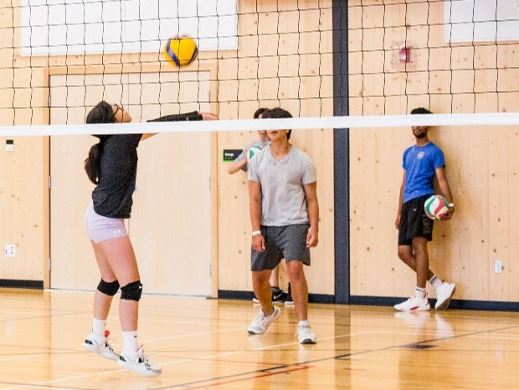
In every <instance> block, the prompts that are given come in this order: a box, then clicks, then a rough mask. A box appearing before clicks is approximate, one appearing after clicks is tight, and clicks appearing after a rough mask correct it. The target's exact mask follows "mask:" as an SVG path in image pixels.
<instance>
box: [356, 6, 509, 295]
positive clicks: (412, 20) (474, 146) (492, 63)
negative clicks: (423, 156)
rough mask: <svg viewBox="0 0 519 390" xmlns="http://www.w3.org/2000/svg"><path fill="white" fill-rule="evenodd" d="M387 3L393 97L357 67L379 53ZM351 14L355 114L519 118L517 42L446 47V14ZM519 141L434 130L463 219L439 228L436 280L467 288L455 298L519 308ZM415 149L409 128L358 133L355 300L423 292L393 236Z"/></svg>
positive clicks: (476, 130)
mask: <svg viewBox="0 0 519 390" xmlns="http://www.w3.org/2000/svg"><path fill="white" fill-rule="evenodd" d="M381 3H384V4H385V15H384V17H383V21H384V24H383V26H384V28H383V34H384V35H385V40H384V50H385V65H384V73H385V75H384V76H385V77H384V84H385V85H384V95H383V96H380V95H379V86H378V85H373V83H376V82H377V81H378V80H379V79H378V78H377V77H375V76H376V74H373V72H372V71H373V70H375V69H377V66H376V65H373V64H366V63H362V64H360V63H359V61H364V62H365V61H368V60H371V59H372V58H373V57H374V54H373V52H369V51H368V50H373V45H372V42H373V40H374V38H370V37H372V36H374V32H375V29H376V28H380V27H379V26H378V24H379V19H380V17H379V16H377V15H378V13H379V12H380V11H379V10H380V8H381ZM397 3H398V4H397ZM349 5H350V8H349V12H350V15H353V21H351V20H350V22H351V23H350V26H349V28H350V43H351V45H350V59H351V58H355V59H356V61H355V63H353V64H352V66H350V108H351V112H352V114H360V113H362V114H364V115H373V114H404V113H407V112H409V111H410V110H411V109H412V108H414V107H416V106H425V107H429V108H430V109H431V110H432V111H433V112H436V113H449V112H453V113H458V112H459V113H466V112H469V113H470V112H496V111H507V112H512V111H518V110H519V104H518V103H517V102H518V101H519V93H518V92H517V91H518V87H517V85H518V83H517V80H518V74H519V73H518V70H517V66H518V64H519V62H518V61H517V55H516V53H517V52H518V50H519V44H518V43H517V42H512V41H505V42H465V43H449V42H446V41H445V26H444V25H443V23H444V6H445V2H422V1H412V2H411V1H407V2H402V1H384V2H381V1H376V0H364V1H353V2H351V1H350V2H349ZM350 19H351V18H350ZM404 24H407V29H406V28H404V27H402V26H403V25H404ZM352 37H353V38H352ZM360 37H362V38H363V39H367V42H362V41H359V40H360V39H361V38H360ZM406 39H407V41H408V43H409V44H410V46H411V59H412V62H411V63H408V64H406V65H402V64H399V63H398V61H395V58H396V54H395V50H397V49H398V46H397V45H396V44H397V43H398V42H404V41H405V40H406ZM368 73H369V75H368ZM379 73H382V72H379ZM368 76H369V77H368ZM518 134H519V133H518V129H517V126H514V127H477V126H462V127H458V126H452V127H441V128H433V129H432V130H431V134H430V135H431V138H432V140H433V141H434V142H435V143H437V144H438V145H439V146H440V147H441V148H442V149H443V150H444V152H445V154H446V161H447V176H448V179H449V182H450V185H451V187H452V190H453V195H454V198H455V202H456V210H457V211H456V214H455V216H454V218H453V219H452V220H451V221H449V222H445V223H443V222H441V223H436V225H435V231H434V241H433V243H432V244H431V245H430V247H429V248H430V255H431V268H432V269H433V270H434V271H436V272H437V273H438V274H439V275H440V276H441V277H443V278H447V279H449V280H452V281H454V282H456V283H457V292H456V295H455V297H456V298H462V299H474V300H491V301H493V300H495V301H515V300H517V296H518V293H519V291H518V287H517V283H515V281H516V280H517V278H518V277H519V270H518V269H517V267H516V266H515V263H516V261H515V260H516V257H517V253H518V249H519V248H518V245H519V240H518V239H517V237H516V233H515V232H516V231H517V230H518V228H519V226H518V222H517V221H518V218H517V215H516V214H517V212H516V208H515V207H514V205H515V204H516V203H517V200H518V197H519V185H518V183H517V179H516V177H517V175H518V174H519V172H518V170H519V161H518V157H517V156H518V154H517V153H516V151H517V148H518V146H519V145H518V140H519V138H518ZM413 143H414V138H413V137H412V133H411V129H410V128H408V129H405V128H391V129H380V130H373V129H358V130H352V131H351V139H350V151H351V157H350V172H351V194H350V202H351V203H350V205H351V211H352V229H351V231H352V240H351V242H352V247H351V264H352V269H351V293H352V294H353V295H369V296H407V295H408V294H410V293H411V292H412V289H413V288H414V286H415V275H414V273H413V272H412V271H411V270H409V269H408V268H407V267H406V266H405V265H404V264H403V263H401V262H400V260H399V259H398V257H397V254H396V245H397V243H396V240H397V232H396V230H395V228H394V227H393V221H394V218H395V213H396V207H397V201H398V188H399V185H400V183H401V175H402V168H401V159H402V152H403V151H404V149H405V148H406V147H407V146H410V145H412V144H413ZM366 172H369V174H366ZM496 259H499V260H501V261H503V264H504V269H503V272H502V273H500V274H496V273H494V261H495V260H496Z"/></svg>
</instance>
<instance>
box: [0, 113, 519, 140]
mask: <svg viewBox="0 0 519 390" xmlns="http://www.w3.org/2000/svg"><path fill="white" fill-rule="evenodd" d="M413 125H417V126H420V125H422V126H463V125H465V126H469V125H470V126H519V113H477V114H425V115H383V116H382V115H377V116H337V117H305V118H291V119H261V120H257V119H246V120H217V121H190V122H144V123H125V124H118V123H114V124H88V125H87V124H82V125H42V126H37V125H32V126H3V127H0V137H20V136H53V135H90V134H114V133H126V134H130V133H182V132H219V131H252V130H275V129H292V130H297V129H301V130H303V129H346V128H385V127H409V126H413Z"/></svg>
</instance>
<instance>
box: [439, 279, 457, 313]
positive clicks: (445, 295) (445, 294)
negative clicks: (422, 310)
mask: <svg viewBox="0 0 519 390" xmlns="http://www.w3.org/2000/svg"><path fill="white" fill-rule="evenodd" d="M454 291H456V285H455V284H454V283H449V282H442V285H441V286H440V287H438V290H436V294H437V295H438V297H437V298H436V304H435V305H434V309H435V310H445V309H447V308H448V307H449V304H450V303H451V298H452V295H453V294H454Z"/></svg>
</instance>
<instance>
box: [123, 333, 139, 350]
mask: <svg viewBox="0 0 519 390" xmlns="http://www.w3.org/2000/svg"><path fill="white" fill-rule="evenodd" d="M123 343H124V351H125V352H130V353H136V352H137V350H138V349H139V341H138V339H137V331H136V330H134V331H131V332H123Z"/></svg>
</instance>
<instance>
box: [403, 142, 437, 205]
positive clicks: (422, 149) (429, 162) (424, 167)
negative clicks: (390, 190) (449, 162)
mask: <svg viewBox="0 0 519 390" xmlns="http://www.w3.org/2000/svg"><path fill="white" fill-rule="evenodd" d="M444 166H445V157H444V155H443V152H442V151H441V149H440V148H439V147H437V146H436V145H435V144H433V143H432V142H429V143H428V144H426V145H424V146H418V145H413V146H411V147H409V148H407V149H406V150H405V151H404V157H403V162H402V168H404V170H405V187H404V203H405V202H408V201H410V200H411V199H414V198H418V197H420V196H425V195H432V194H433V193H434V189H433V181H434V174H435V170H436V168H441V167H444Z"/></svg>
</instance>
